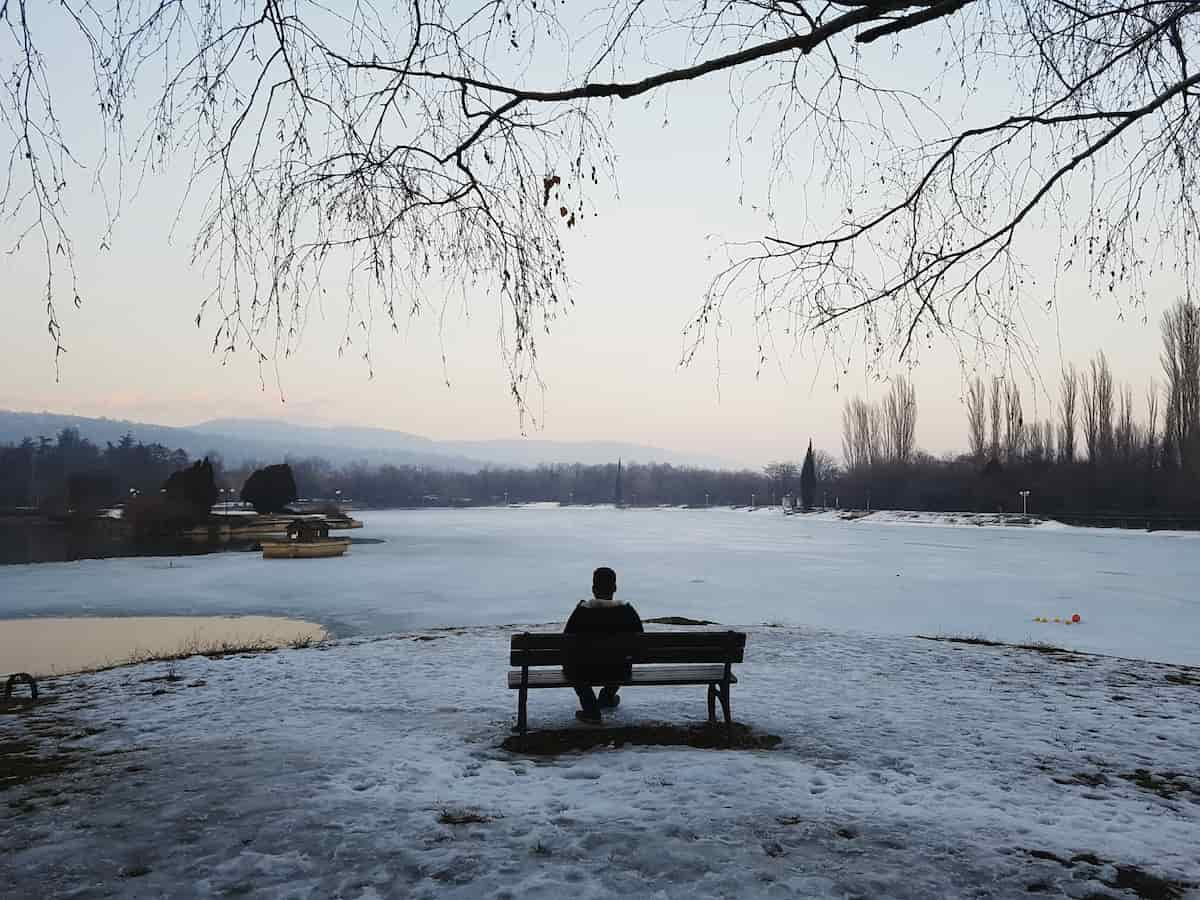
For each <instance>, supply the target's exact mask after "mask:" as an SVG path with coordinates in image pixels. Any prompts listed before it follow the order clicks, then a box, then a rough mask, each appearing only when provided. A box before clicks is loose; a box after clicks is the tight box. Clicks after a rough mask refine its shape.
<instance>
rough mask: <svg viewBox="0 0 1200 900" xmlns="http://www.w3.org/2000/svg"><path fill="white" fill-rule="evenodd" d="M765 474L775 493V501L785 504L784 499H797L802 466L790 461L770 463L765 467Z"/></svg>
mask: <svg viewBox="0 0 1200 900" xmlns="http://www.w3.org/2000/svg"><path fill="white" fill-rule="evenodd" d="M763 474H764V475H766V476H767V483H768V484H769V485H770V489H771V491H772V492H773V493H774V498H773V499H774V501H775V502H778V503H782V502H783V498H784V497H788V496H791V497H795V496H796V491H797V490H798V489H799V484H800V466H799V465H798V464H797V463H795V462H792V461H790V460H785V461H783V462H773V463H768V464H767V465H766V466H763Z"/></svg>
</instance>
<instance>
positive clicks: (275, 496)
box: [242, 463, 297, 514]
mask: <svg viewBox="0 0 1200 900" xmlns="http://www.w3.org/2000/svg"><path fill="white" fill-rule="evenodd" d="M296 496H297V494H296V479H295V476H294V475H292V467H291V466H289V465H288V464H287V463H282V464H280V465H275V466H267V467H266V468H263V469H258V470H257V471H255V472H254V473H253V474H251V476H250V477H249V478H247V479H246V484H245V485H244V486H243V487H242V500H243V501H245V502H246V503H249V504H250V505H251V506H253V507H254V511H255V512H257V513H260V514H263V513H277V512H282V511H283V510H284V508H285V507H286V506H287V505H288V504H289V503H291V502H292V501H293V500H295V499H296Z"/></svg>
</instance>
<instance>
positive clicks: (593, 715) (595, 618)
mask: <svg viewBox="0 0 1200 900" xmlns="http://www.w3.org/2000/svg"><path fill="white" fill-rule="evenodd" d="M616 592H617V573H616V572H614V571H613V570H612V569H610V568H609V567H608V566H601V567H600V568H599V569H597V570H596V571H595V572H593V573H592V599H591V600H584V601H583V602H582V603H580V604H579V605H578V606H576V607H575V611H574V612H572V613H571V618H569V619H567V625H566V627H565V628H564V629H563V634H615V633H618V632H628V631H635V632H641V631H643V630H644V629H643V628H642V619H641V617H640V616H639V615H638V614H637V610H635V609H634V608H633V607H632V606H630V605H629V604H628V603H620V602H618V601H616V600H614V599H613V594H615V593H616ZM629 674H630V666H629V665H628V664H627V663H617V664H615V665H608V666H606V665H589V666H574V667H571V668H569V669H568V668H564V669H563V675H564V676H565V677H566V678H568V679H569V680H570V681H571V682H573V684H572V686H573V687H574V688H575V693H576V694H578V695H579V705H580V706H581V707H582V708H581V709H579V710H578V711H576V713H575V718H577V719H579V720H580V721H581V722H590V723H591V724H598V723H599V722H600V710H601V709H611V708H613V707H614V706H616V705H617V704H618V703H620V702H621V698H620V697H618V696H617V691H618V690H619V689H620V682H621V681H623V680H625V679H628V678H629ZM597 684H599V685H602V687H601V689H600V697H599V698H598V699H597V697H596V692H595V691H594V690H593V689H592V686H593V685H597Z"/></svg>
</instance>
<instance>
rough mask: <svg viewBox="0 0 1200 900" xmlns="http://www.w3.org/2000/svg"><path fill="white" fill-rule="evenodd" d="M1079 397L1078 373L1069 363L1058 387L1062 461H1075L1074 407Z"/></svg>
mask: <svg viewBox="0 0 1200 900" xmlns="http://www.w3.org/2000/svg"><path fill="white" fill-rule="evenodd" d="M1078 397H1079V373H1078V372H1077V371H1076V370H1075V364H1074V363H1071V364H1070V365H1069V366H1067V368H1066V369H1065V370H1064V371H1063V374H1062V385H1061V387H1060V388H1059V413H1060V415H1061V419H1060V422H1059V426H1058V458H1059V459H1060V460H1062V461H1063V462H1074V461H1075V407H1076V403H1077V400H1078Z"/></svg>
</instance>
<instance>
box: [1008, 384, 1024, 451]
mask: <svg viewBox="0 0 1200 900" xmlns="http://www.w3.org/2000/svg"><path fill="white" fill-rule="evenodd" d="M1024 450H1025V414H1024V413H1023V412H1022V411H1021V389H1020V388H1019V387H1018V386H1017V384H1016V382H1014V381H1010V382H1008V384H1007V385H1006V386H1005V391H1004V459H1005V461H1007V462H1016V461H1017V460H1018V459H1020V458H1021V455H1022V454H1023V452H1024Z"/></svg>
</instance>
